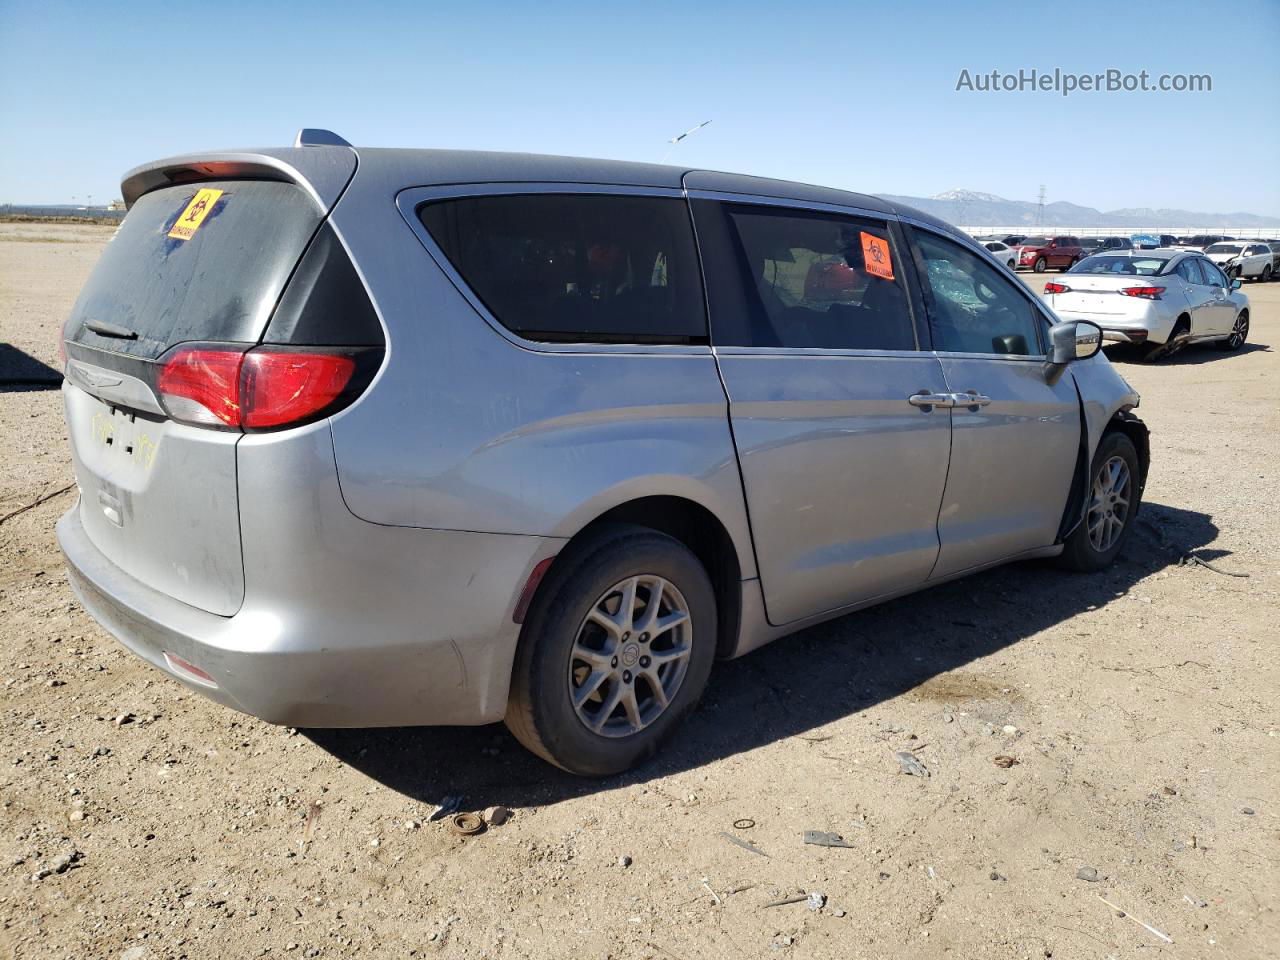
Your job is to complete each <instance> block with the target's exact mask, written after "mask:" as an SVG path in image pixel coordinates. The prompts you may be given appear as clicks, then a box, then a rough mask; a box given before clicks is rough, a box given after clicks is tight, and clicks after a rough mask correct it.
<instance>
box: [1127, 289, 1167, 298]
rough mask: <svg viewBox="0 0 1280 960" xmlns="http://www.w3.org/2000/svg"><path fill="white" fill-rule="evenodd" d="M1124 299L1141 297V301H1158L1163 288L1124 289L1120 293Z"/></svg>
mask: <svg viewBox="0 0 1280 960" xmlns="http://www.w3.org/2000/svg"><path fill="white" fill-rule="evenodd" d="M1120 292H1121V293H1123V294H1124V295H1125V296H1126V297H1141V298H1142V299H1143V300H1159V299H1160V294H1162V293H1164V287H1125V288H1124V289H1123V290H1121V291H1120Z"/></svg>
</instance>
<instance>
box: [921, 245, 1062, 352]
mask: <svg viewBox="0 0 1280 960" xmlns="http://www.w3.org/2000/svg"><path fill="white" fill-rule="evenodd" d="M914 235H915V241H916V247H917V249H918V251H919V256H920V266H921V270H922V273H923V284H922V285H923V287H924V293H925V299H926V301H927V302H928V306H929V325H930V329H931V330H932V332H933V349H934V350H940V351H943V352H950V353H986V354H999V355H1004V356H1039V355H1040V354H1041V353H1042V352H1043V351H1042V349H1041V347H1040V339H1039V336H1038V332H1037V330H1038V323H1037V315H1036V312H1035V308H1034V307H1032V306H1031V304H1030V302H1028V300H1027V298H1026V297H1025V296H1023V295H1022V293H1020V292H1019V291H1018V289H1017V288H1016V287H1014V285H1013V284H1012V283H1010V282H1009V281H1008V280H1007V279H1005V278H1004V277H1003V276H1001V275H1000V274H999V273H998V272H997V271H996V270H995V268H994V267H991V266H988V265H987V264H986V263H984V262H983V261H982V260H981V259H979V257H978V255H977V254H975V253H972V252H970V251H969V250H966V249H965V248H964V247H962V246H961V245H960V244H958V243H954V242H952V241H950V240H944V239H943V238H942V237H939V236H936V235H934V234H931V233H925V232H924V231H922V230H916V231H914Z"/></svg>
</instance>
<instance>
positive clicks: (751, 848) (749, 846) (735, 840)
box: [720, 830, 769, 857]
mask: <svg viewBox="0 0 1280 960" xmlns="http://www.w3.org/2000/svg"><path fill="white" fill-rule="evenodd" d="M720 836H722V837H724V838H725V839H726V840H728V841H729V842H730V843H732V844H733V845H734V846H735V847H741V848H742V849H743V850H746V851H748V852H750V853H756V854H759V855H760V856H762V857H767V856H769V855H768V854H767V853H765V852H764V851H763V850H761V849H760V848H759V847H757V846H756V845H755V844H754V843H752V842H751V841H750V840H743V839H742V838H741V837H735V836H734V835H733V834H732V833H726V832H724V831H723V830H721V831H720Z"/></svg>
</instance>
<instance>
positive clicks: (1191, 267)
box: [1177, 259, 1204, 285]
mask: <svg viewBox="0 0 1280 960" xmlns="http://www.w3.org/2000/svg"><path fill="white" fill-rule="evenodd" d="M1177 274H1178V276H1180V277H1181V278H1182V279H1183V280H1185V281H1187V283H1198V284H1201V285H1203V284H1204V277H1202V276H1201V275H1200V268H1199V267H1197V266H1196V261H1195V260H1194V259H1187V260H1183V261H1182V262H1181V263H1179V264H1178V266H1177Z"/></svg>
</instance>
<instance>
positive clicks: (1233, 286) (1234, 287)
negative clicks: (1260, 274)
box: [1231, 277, 1244, 290]
mask: <svg viewBox="0 0 1280 960" xmlns="http://www.w3.org/2000/svg"><path fill="white" fill-rule="evenodd" d="M1243 286H1244V281H1243V280H1241V279H1240V278H1239V277H1236V278H1235V279H1234V280H1232V281H1231V289H1232V290H1239V289H1240V288H1241V287H1243Z"/></svg>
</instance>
